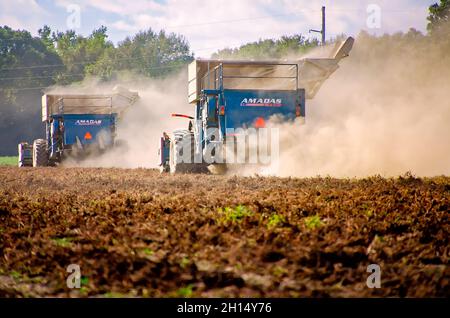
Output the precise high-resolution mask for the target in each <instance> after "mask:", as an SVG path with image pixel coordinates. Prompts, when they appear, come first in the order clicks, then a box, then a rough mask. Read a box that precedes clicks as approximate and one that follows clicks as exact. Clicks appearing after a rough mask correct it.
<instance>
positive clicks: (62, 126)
mask: <svg viewBox="0 0 450 318" xmlns="http://www.w3.org/2000/svg"><path fill="white" fill-rule="evenodd" d="M137 98H138V95H137V93H134V92H129V91H127V90H125V89H123V88H120V87H117V88H115V90H114V92H113V93H112V94H110V95H86V94H45V95H44V96H42V121H43V122H44V123H45V128H46V129H45V130H46V138H45V139H36V140H34V142H33V144H32V145H30V144H28V143H26V142H22V143H20V144H19V146H18V152H19V160H18V161H19V167H25V166H33V167H44V166H55V165H57V164H59V163H60V162H61V161H62V160H63V159H64V158H65V157H68V156H71V157H74V158H76V159H83V158H84V157H86V156H87V155H90V154H101V153H103V152H105V151H107V150H108V149H110V148H112V147H113V146H115V145H117V144H118V140H115V137H116V124H117V120H118V118H119V116H120V115H121V114H122V113H123V111H125V110H126V108H127V107H128V106H130V105H131V104H133V103H134V102H135V101H136V100H137Z"/></svg>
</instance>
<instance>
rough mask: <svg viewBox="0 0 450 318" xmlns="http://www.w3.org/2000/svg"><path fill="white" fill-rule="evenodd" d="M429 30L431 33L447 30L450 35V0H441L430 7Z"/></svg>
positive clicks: (446, 32)
mask: <svg viewBox="0 0 450 318" xmlns="http://www.w3.org/2000/svg"><path fill="white" fill-rule="evenodd" d="M428 11H429V15H428V17H427V20H428V25H427V30H428V32H430V33H435V32H440V33H443V32H445V34H446V36H449V31H450V26H449V25H450V0H441V1H440V3H439V4H438V3H435V4H433V5H431V6H430V7H429V8H428ZM441 31H442V32H441Z"/></svg>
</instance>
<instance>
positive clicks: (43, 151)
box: [33, 139, 48, 167]
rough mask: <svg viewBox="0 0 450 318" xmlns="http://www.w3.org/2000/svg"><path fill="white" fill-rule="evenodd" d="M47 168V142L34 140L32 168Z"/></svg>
mask: <svg viewBox="0 0 450 318" xmlns="http://www.w3.org/2000/svg"><path fill="white" fill-rule="evenodd" d="M46 166H48V152H47V141H45V140H44V139H36V140H35V141H34V142H33V167H46Z"/></svg>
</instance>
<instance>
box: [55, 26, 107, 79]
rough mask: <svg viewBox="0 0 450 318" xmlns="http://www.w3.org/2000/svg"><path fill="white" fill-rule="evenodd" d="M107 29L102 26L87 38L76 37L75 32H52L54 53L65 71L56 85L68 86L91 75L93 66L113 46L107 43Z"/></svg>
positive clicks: (58, 77)
mask: <svg viewBox="0 0 450 318" xmlns="http://www.w3.org/2000/svg"><path fill="white" fill-rule="evenodd" d="M106 32H107V28H106V27H104V26H102V27H100V28H99V29H96V30H94V31H93V32H92V33H91V35H89V36H88V37H83V36H81V35H77V34H76V33H75V31H73V30H69V31H66V32H56V33H55V32H54V33H53V35H52V37H53V42H54V44H55V46H56V52H57V53H58V55H59V56H60V57H61V59H62V61H63V63H64V66H65V70H64V72H62V73H60V74H59V75H58V76H57V78H56V81H57V83H58V84H69V83H71V82H76V81H81V80H83V79H84V77H85V75H86V74H90V73H91V69H92V67H93V65H94V64H95V63H96V62H97V61H98V60H99V59H100V58H101V57H102V56H103V55H104V54H105V52H106V51H107V50H110V49H113V48H114V46H113V44H112V43H111V42H110V41H107V37H108V36H107V34H106Z"/></svg>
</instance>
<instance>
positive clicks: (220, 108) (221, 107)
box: [219, 106, 225, 116]
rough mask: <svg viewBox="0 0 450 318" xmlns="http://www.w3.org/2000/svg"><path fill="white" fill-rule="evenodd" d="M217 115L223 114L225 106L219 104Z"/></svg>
mask: <svg viewBox="0 0 450 318" xmlns="http://www.w3.org/2000/svg"><path fill="white" fill-rule="evenodd" d="M219 115H222V116H223V115H225V106H220V107H219Z"/></svg>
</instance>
